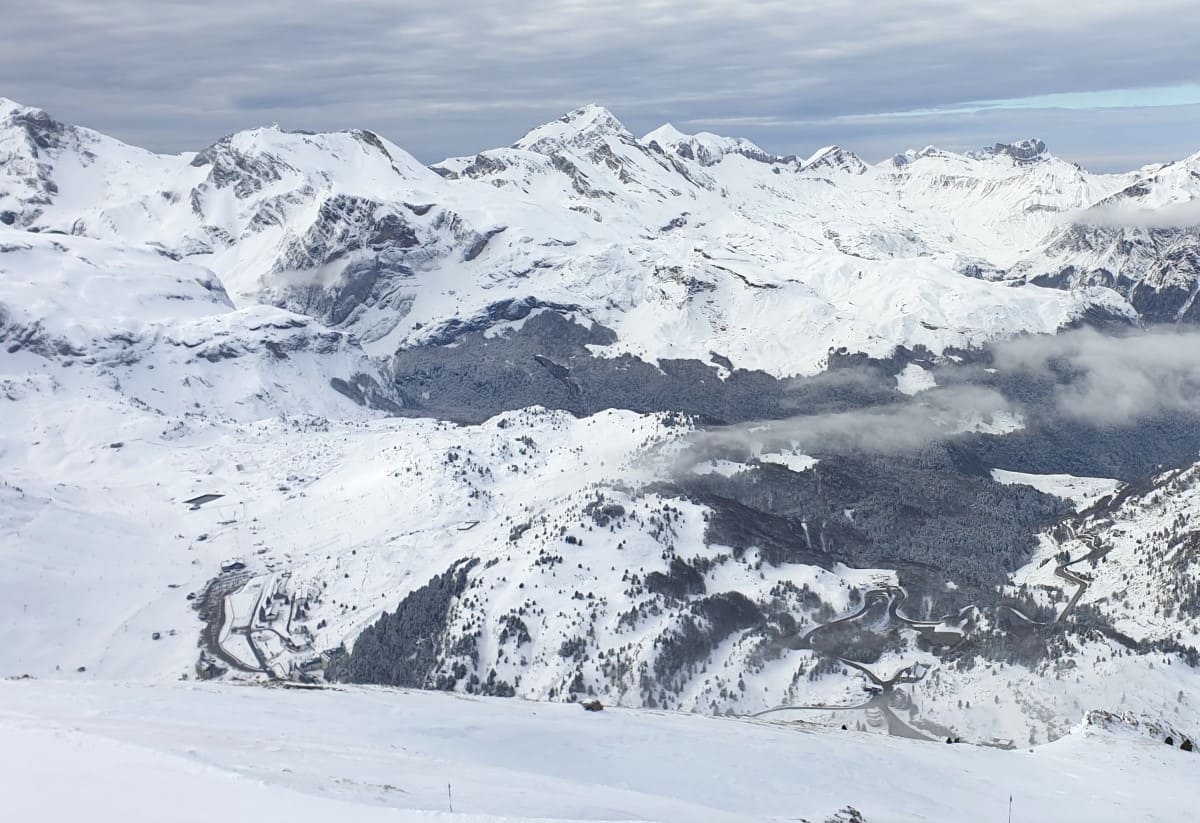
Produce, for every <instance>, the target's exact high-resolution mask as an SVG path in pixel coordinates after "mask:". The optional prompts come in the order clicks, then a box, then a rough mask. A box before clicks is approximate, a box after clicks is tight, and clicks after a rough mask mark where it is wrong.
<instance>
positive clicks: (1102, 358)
mask: <svg viewBox="0 0 1200 823" xmlns="http://www.w3.org/2000/svg"><path fill="white" fill-rule="evenodd" d="M993 353H994V365H995V367H996V369H998V370H999V371H1000V372H1001V373H1002V374H1007V375H1023V376H1025V377H1028V378H1034V379H1039V380H1049V381H1050V382H1052V383H1054V384H1055V388H1054V391H1053V394H1052V396H1051V398H1050V400H1049V406H1048V407H1038V408H1037V409H1030V408H1026V407H1025V406H1023V405H1022V404H1021V403H1019V402H1016V401H1014V400H1012V399H1011V398H1009V397H1006V396H1005V395H1004V394H1002V393H1001V392H1000V391H997V390H995V389H993V388H990V387H987V386H979V385H971V384H970V383H966V382H953V383H950V384H948V385H946V386H942V387H937V388H933V389H930V390H928V391H924V392H922V393H920V394H918V395H916V396H915V397H913V398H911V399H908V400H905V401H903V402H898V403H893V404H890V405H884V406H875V407H870V408H862V409H854V410H850V411H845V412H838V413H833V414H810V415H803V414H802V415H798V416H796V417H792V418H788V419H784V420H767V421H759V422H751V423H744V424H738V425H734V426H726V427H723V428H718V429H707V430H703V431H700V432H698V433H697V434H696V435H694V436H693V437H692V438H691V439H690V446H691V448H689V449H687V450H685V451H684V452H683V453H682V454H681V456H680V462H679V464H678V466H677V470H679V471H686V470H688V469H690V468H691V466H693V465H695V464H696V463H698V462H700V461H702V460H705V459H708V458H710V457H712V456H735V457H741V456H746V455H751V456H752V455H757V454H761V453H764V452H767V451H771V450H775V449H779V448H796V449H800V450H802V451H803V450H807V451H810V452H813V453H817V454H827V453H845V452H869V453H874V454H900V453H909V452H913V451H915V450H919V449H921V448H923V447H924V446H927V445H929V444H930V443H934V442H938V441H944V440H947V439H950V438H952V437H954V436H956V435H959V434H962V433H964V432H973V431H974V432H984V433H994V434H1003V433H1005V432H1006V431H1008V430H1011V429H1013V428H1017V427H1020V426H1021V425H1022V422H1023V421H1025V420H1028V419H1033V418H1037V419H1039V420H1040V421H1042V422H1043V423H1044V422H1045V421H1046V420H1047V415H1049V417H1050V419H1052V420H1053V419H1061V420H1068V421H1072V422H1082V423H1085V424H1089V425H1095V426H1101V427H1118V426H1129V425H1133V424H1136V423H1138V422H1140V421H1144V420H1147V419H1151V418H1155V417H1161V416H1163V415H1174V414H1180V413H1184V414H1190V415H1200V331H1198V330H1194V329H1186V328H1157V329H1152V330H1150V331H1145V332H1138V333H1133V334H1125V335H1119V336H1108V335H1103V334H1101V333H1099V332H1097V331H1095V330H1092V329H1080V330H1075V331H1070V332H1064V333H1062V334H1057V335H1042V336H1034V337H1023V338H1017V339H1013V340H1009V341H1005V342H1002V343H999V344H997V345H996V346H995V347H994V349H993ZM973 370H974V369H973V367H963V369H962V371H961V373H957V370H952V371H951V373H950V374H947V375H943V376H944V377H953V378H954V379H955V381H959V380H964V379H969V376H970V374H971V373H972V371H973ZM1033 412H1036V414H1034V413H1033Z"/></svg>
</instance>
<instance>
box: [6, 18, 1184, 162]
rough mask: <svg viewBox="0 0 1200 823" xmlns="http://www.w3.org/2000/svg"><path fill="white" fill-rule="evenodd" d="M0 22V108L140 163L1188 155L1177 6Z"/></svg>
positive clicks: (1133, 158) (1143, 158) (1147, 158)
mask: <svg viewBox="0 0 1200 823" xmlns="http://www.w3.org/2000/svg"><path fill="white" fill-rule="evenodd" d="M623 6H624V7H623ZM0 19H3V25H0V95H3V96H7V97H11V98H14V99H16V100H19V101H20V102H23V103H29V104H32V105H37V106H40V107H42V108H45V109H47V110H49V111H50V112H51V113H52V114H54V115H56V116H58V117H59V118H61V119H65V120H68V121H71V122H76V123H81V124H84V125H88V126H91V127H93V128H97V129H99V130H101V131H105V132H108V133H111V134H114V135H116V136H118V137H120V138H122V139H124V140H127V141H129V142H132V143H136V144H139V145H143V146H146V147H148V148H153V149H156V150H160V151H181V150H185V149H196V148H200V147H202V146H203V145H206V144H207V143H210V142H212V141H213V140H214V139H216V138H218V137H220V136H221V135H223V134H226V133H228V132H231V131H234V130H237V129H241V128H247V127H251V126H255V125H261V124H264V123H273V122H277V123H279V124H280V125H281V126H283V127H285V128H305V129H314V130H325V129H338V128H346V127H350V126H360V127H365V128H371V129H374V130H376V131H378V132H380V133H381V134H383V135H385V136H386V137H388V138H390V139H391V140H393V141H394V142H396V143H399V144H400V145H402V146H404V147H405V148H407V149H408V150H409V151H411V152H412V153H413V154H415V155H416V156H417V157H418V158H420V159H421V160H424V161H427V162H432V161H434V160H438V159H441V158H442V157H444V156H447V155H455V154H470V153H474V152H475V151H477V150H479V149H483V148H489V147H493V146H499V145H508V144H509V143H511V142H513V141H514V140H515V139H516V138H518V137H519V136H520V135H521V134H522V133H524V132H525V131H526V130H528V128H530V127H532V126H534V125H536V124H538V123H541V122H544V121H547V120H550V119H553V118H554V117H557V116H558V115H559V114H561V113H562V112H564V111H566V110H569V109H571V108H574V107H576V106H579V105H582V104H584V103H588V102H597V103H601V104H602V105H605V106H607V107H608V108H610V109H612V110H613V111H614V112H615V113H616V114H617V116H618V117H620V118H621V119H622V120H623V121H624V122H625V124H626V125H627V126H629V128H630V129H631V130H633V131H634V132H635V133H639V134H640V133H643V132H645V131H648V130H650V129H651V128H654V127H655V126H658V125H660V124H661V123H663V122H666V121H670V122H672V123H674V124H675V125H676V126H677V127H678V128H680V129H682V130H684V131H699V130H708V131H716V132H719V133H724V134H731V135H739V136H745V137H749V138H751V139H753V140H755V141H756V142H758V143H759V144H760V145H761V146H763V147H764V148H765V149H767V150H769V151H774V152H778V153H781V154H790V153H795V154H808V153H809V152H811V151H812V150H813V149H815V148H818V147H820V146H823V145H827V144H829V143H839V144H842V145H845V146H847V147H849V148H852V149H854V150H855V151H857V152H859V153H860V154H862V155H863V156H864V157H866V158H867V159H869V160H879V159H882V158H884V157H888V156H890V155H892V154H894V153H895V152H897V151H901V150H903V149H905V148H908V147H921V146H924V145H927V144H935V145H938V146H942V147H944V148H950V149H965V148H973V147H976V146H981V145H985V144H989V143H993V142H996V141H1007V140H1013V139H1018V138H1021V137H1028V136H1037V137H1041V138H1042V139H1044V140H1046V142H1047V143H1048V144H1049V145H1050V148H1051V150H1052V151H1054V152H1055V153H1057V154H1059V155H1061V156H1063V157H1067V158H1069V159H1072V160H1076V161H1078V162H1080V163H1082V164H1084V165H1085V166H1088V167H1090V168H1094V169H1098V170H1102V169H1113V168H1128V167H1134V166H1137V165H1140V164H1142V163H1146V162H1151V161H1154V160H1165V159H1172V158H1176V157H1181V156H1184V155H1187V154H1191V153H1194V152H1195V151H1197V150H1200V128H1198V126H1200V49H1197V48H1196V42H1197V35H1196V32H1197V31H1198V30H1200V4H1197V3H1196V0H1137V2H1134V0H1090V2H1089V3H1087V4H1083V3H1076V2H1070V1H1069V0H1068V1H1067V2H1057V3H1047V2H1045V0H987V2H964V1H962V0H854V2H849V0H847V1H845V2H843V1H842V0H831V1H829V2H804V0H786V2H785V1H784V0H765V2H752V1H751V0H744V1H743V2H723V1H720V0H638V2H628V3H625V4H615V3H607V2H603V0H524V1H523V2H521V3H514V2H485V0H392V2H380V1H378V0H339V1H338V2H330V1H329V0H306V2H303V3H298V2H293V0H238V1H237V2H234V0H208V2H204V3H198V2H191V0H186V1H184V0H158V1H157V2H151V1H150V0H106V2H103V3H98V2H93V0H39V2H37V3H31V2H22V1H21V0H0Z"/></svg>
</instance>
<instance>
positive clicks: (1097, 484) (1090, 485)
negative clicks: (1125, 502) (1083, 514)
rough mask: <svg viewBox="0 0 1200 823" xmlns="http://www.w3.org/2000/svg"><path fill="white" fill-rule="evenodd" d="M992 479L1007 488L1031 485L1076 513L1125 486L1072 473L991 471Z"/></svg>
mask: <svg viewBox="0 0 1200 823" xmlns="http://www.w3.org/2000/svg"><path fill="white" fill-rule="evenodd" d="M992 479H993V480H995V481H996V482H997V483H1004V484H1006V485H1013V484H1020V485H1024V486H1032V487H1033V488H1035V489H1037V490H1038V491H1040V492H1045V493H1046V494H1052V495H1054V496H1055V497H1061V498H1063V499H1064V500H1070V501H1071V502H1072V503H1074V504H1075V510H1076V511H1083V510H1084V509H1086V508H1087V507H1088V506H1090V505H1092V504H1093V503H1095V502H1096V501H1097V500H1099V499H1100V498H1102V497H1105V496H1107V495H1110V494H1113V493H1114V492H1116V491H1117V490H1118V489H1120V488H1121V486H1122V485H1123V484H1122V483H1121V481H1120V480H1112V479H1110V478H1107V477H1076V476H1074V475H1071V474H1027V473H1024V472H1014V471H1008V470H1006V469H992Z"/></svg>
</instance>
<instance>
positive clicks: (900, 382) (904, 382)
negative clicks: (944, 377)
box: [896, 363, 937, 396]
mask: <svg viewBox="0 0 1200 823" xmlns="http://www.w3.org/2000/svg"><path fill="white" fill-rule="evenodd" d="M936 386H937V380H935V379H934V377H933V375H932V374H930V373H929V371H928V370H927V369H923V368H921V367H920V366H918V365H917V364H916V363H909V364H908V365H907V366H905V367H904V368H903V369H901V370H900V373H899V374H897V375H896V388H897V390H899V391H900V393H901V394H907V395H910V396H911V395H914V394H920V393H921V392H923V391H925V390H926V389H932V388H934V387H936Z"/></svg>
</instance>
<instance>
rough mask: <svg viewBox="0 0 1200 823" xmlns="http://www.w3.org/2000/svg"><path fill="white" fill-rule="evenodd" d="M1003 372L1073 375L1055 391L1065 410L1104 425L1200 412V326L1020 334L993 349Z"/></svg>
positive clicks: (1059, 406)
mask: <svg viewBox="0 0 1200 823" xmlns="http://www.w3.org/2000/svg"><path fill="white" fill-rule="evenodd" d="M996 367H997V368H998V369H1000V370H1001V371H1009V372H1020V373H1025V374H1034V375H1039V376H1050V375H1062V374H1071V375H1073V379H1071V380H1070V382H1069V383H1067V384H1065V385H1062V386H1060V387H1059V388H1058V390H1057V392H1056V393H1055V403H1056V407H1057V410H1058V412H1059V413H1060V414H1062V415H1063V416H1065V417H1068V418H1073V419H1077V420H1082V421H1085V422H1088V423H1094V424H1097V425H1104V426H1117V425H1128V424H1131V423H1136V422H1137V421H1139V420H1142V419H1146V418H1149V417H1153V416H1157V415H1162V414H1172V413H1185V412H1186V413H1191V414H1200V330H1196V329H1179V328H1166V329H1164V328H1159V329H1153V330H1150V331H1146V332H1142V333H1139V334H1130V335H1120V336H1111V335H1103V334H1100V333H1099V332H1097V331H1094V330H1092V329H1081V330H1078V331H1073V332H1069V333H1066V334H1060V335H1055V336H1052V337H1051V336H1048V337H1026V338H1021V339H1018V340H1011V341H1008V342H1006V343H1004V344H1002V345H1000V346H998V347H997V348H996Z"/></svg>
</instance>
